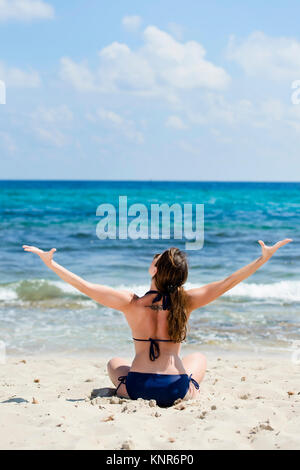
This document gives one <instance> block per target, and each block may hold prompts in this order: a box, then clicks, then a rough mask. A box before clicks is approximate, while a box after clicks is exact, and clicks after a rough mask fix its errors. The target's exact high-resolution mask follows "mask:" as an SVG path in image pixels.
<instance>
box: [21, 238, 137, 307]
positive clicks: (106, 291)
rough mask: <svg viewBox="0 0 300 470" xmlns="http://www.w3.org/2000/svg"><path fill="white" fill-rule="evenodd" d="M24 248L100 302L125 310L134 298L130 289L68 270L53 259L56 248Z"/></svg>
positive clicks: (76, 287)
mask: <svg viewBox="0 0 300 470" xmlns="http://www.w3.org/2000/svg"><path fill="white" fill-rule="evenodd" d="M23 248H24V250H25V251H29V252H31V253H35V254H37V255H38V256H39V257H40V258H41V260H42V261H43V262H44V263H45V265H46V266H47V267H48V268H50V269H52V271H54V272H55V273H56V274H57V275H58V276H59V277H60V278H61V279H62V280H63V281H65V282H67V283H68V284H71V286H73V287H75V289H78V290H79V291H80V292H82V293H83V294H85V295H87V296H88V297H90V298H91V299H93V300H95V301H96V302H98V303H99V304H102V305H105V306H106V307H110V308H114V309H116V310H121V311H124V310H126V309H127V308H128V306H129V305H130V302H131V301H132V299H133V298H134V294H133V293H131V292H129V291H126V290H116V289H113V288H112V287H108V286H102V285H100V284H92V283H91V282H88V281H86V280H84V279H82V278H81V277H79V276H77V275H76V274H73V273H72V272H71V271H68V270H67V269H66V268H64V267H63V266H60V265H59V264H58V263H56V262H55V261H54V260H53V254H54V253H55V251H56V249H55V248H52V250H50V251H43V250H40V249H39V248H37V247H35V246H28V245H23Z"/></svg>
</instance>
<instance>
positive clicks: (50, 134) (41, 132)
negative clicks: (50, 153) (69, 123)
mask: <svg viewBox="0 0 300 470" xmlns="http://www.w3.org/2000/svg"><path fill="white" fill-rule="evenodd" d="M34 131H35V133H36V135H37V136H38V137H39V138H40V140H42V141H43V142H46V143H48V144H51V145H53V146H54V147H64V146H65V145H66V144H67V138H66V136H65V135H64V134H62V132H60V131H58V130H57V129H44V128H42V127H36V128H35V129H34Z"/></svg>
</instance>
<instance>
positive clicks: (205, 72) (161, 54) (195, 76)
mask: <svg viewBox="0 0 300 470" xmlns="http://www.w3.org/2000/svg"><path fill="white" fill-rule="evenodd" d="M143 38H144V45H143V46H142V47H140V48H139V49H138V50H136V51H133V50H131V49H130V47H129V46H127V44H121V43H119V42H113V43H112V44H110V45H109V46H107V47H104V48H103V49H102V50H101V51H100V52H99V57H100V64H99V67H98V70H96V71H94V72H93V71H91V70H90V69H89V68H88V66H87V65H85V64H76V63H75V62H73V61H72V60H71V59H69V58H64V59H62V61H61V65H62V68H61V76H62V77H63V78H64V79H65V80H67V81H68V82H69V83H71V84H72V85H73V86H74V87H75V88H76V89H77V90H80V91H87V90H95V89H97V90H98V91H101V92H103V93H112V92H129V93H134V94H137V95H145V96H160V97H163V98H164V99H167V100H169V99H170V100H172V101H176V100H177V99H178V98H177V96H176V93H177V92H178V91H180V90H192V89H197V88H205V89H217V90H219V89H223V88H226V86H227V85H228V83H229V81H230V77H229V76H228V74H227V73H226V71H225V70H224V69H222V68H221V67H218V66H216V65H214V64H213V63H212V62H209V61H208V60H207V59H206V58H205V55H206V51H205V49H204V48H203V46H202V45H201V44H200V43H198V42H196V41H188V42H186V43H180V42H178V41H176V40H175V39H174V38H173V37H172V36H171V35H170V34H168V33H166V32H164V31H161V30H160V29H158V28H157V27H155V26H148V27H147V28H146V29H145V31H144V33H143Z"/></svg>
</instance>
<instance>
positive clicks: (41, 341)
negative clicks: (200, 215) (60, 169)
mask: <svg viewBox="0 0 300 470" xmlns="http://www.w3.org/2000/svg"><path fill="white" fill-rule="evenodd" d="M119 196H127V198H128V205H132V204H134V203H141V204H144V205H146V206H147V207H149V208H150V206H151V204H153V203H156V204H162V203H167V204H169V205H172V204H174V203H179V204H184V203H190V204H194V205H196V204H204V213H205V226H204V228H205V231H204V246H203V248H202V249H201V250H197V251H188V252H187V254H188V259H189V265H190V275H189V281H188V284H187V287H194V286H200V285H203V284H205V283H208V282H212V281H215V280H219V279H222V278H224V277H226V276H228V275H229V274H231V273H232V272H233V271H235V270H237V269H239V268H240V267H242V266H243V265H245V264H248V263H250V262H251V261H253V260H254V259H255V258H257V257H258V256H259V255H260V246H259V245H258V243H257V240H258V239H262V240H264V241H265V243H267V244H269V243H270V244H271V243H274V242H276V241H278V240H279V239H282V238H286V237H289V238H293V240H294V242H293V243H291V244H289V245H288V246H286V247H284V248H282V250H281V251H280V252H277V253H276V255H275V256H274V257H273V258H272V259H271V261H269V263H268V264H266V265H265V266H263V267H262V268H261V269H260V270H259V271H258V272H257V273H256V274H255V275H253V276H252V277H251V278H249V279H248V280H247V281H244V282H243V283H242V284H240V285H239V286H237V287H235V288H234V289H233V290H232V291H230V292H228V293H227V294H225V295H224V296H223V297H222V298H220V299H219V300H217V301H215V302H213V303H211V304H210V305H208V306H206V307H204V308H202V309H199V310H197V311H195V312H194V313H193V314H192V316H191V320H190V331H189V336H188V338H187V345H188V346H190V347H191V348H194V347H195V348H197V347H198V348H200V349H202V350H203V349H204V350H205V349H208V348H212V347H217V348H222V349H226V350H233V349H240V350H241V349H243V350H249V349H251V350H260V349H264V350H270V351H271V350H274V349H276V350H288V349H289V348H291V347H292V344H293V341H295V340H300V330H299V327H300V183H220V182H201V183H200V182H199V183H196V182H134V181H130V182H125V181H123V182H116V181H114V182H110V181H105V182H103V181H95V182H93V181H91V182H81V181H76V182H75V181H56V182H55V181H0V247H1V248H0V341H4V342H5V344H6V346H7V350H8V352H10V353H12V354H14V353H32V354H41V353H51V352H62V353H64V352H68V353H69V352H72V353H77V352H78V353H81V352H83V351H89V352H94V351H99V352H107V353H109V354H110V353H111V354H121V353H122V354H127V353H128V354H130V353H131V352H133V345H132V341H131V334H130V330H129V328H128V326H127V324H126V322H125V319H124V318H123V316H122V314H121V313H119V312H117V311H113V310H110V309H107V308H104V307H102V306H100V305H97V304H96V303H95V302H93V301H91V300H89V299H87V298H86V297H84V296H83V295H81V294H80V293H78V292H76V291H75V290H74V289H73V288H71V287H70V286H68V285H67V284H64V283H63V282H62V281H61V280H60V279H59V278H57V277H56V276H55V275H54V274H53V273H52V272H51V271H49V270H47V268H46V267H45V266H44V265H43V263H42V262H41V261H40V259H39V258H38V257H36V256H34V255H31V254H29V253H24V252H23V250H22V245H23V244H30V245H37V246H39V247H40V248H43V249H50V248H52V247H55V248H57V253H56V257H55V259H56V261H57V262H58V263H60V264H62V265H63V266H65V267H67V268H68V269H70V270H71V271H73V272H75V273H76V274H78V275H80V276H82V277H84V278H86V279H88V280H90V281H93V282H99V283H102V284H107V285H111V286H114V287H125V288H129V289H131V290H134V291H135V292H136V293H137V294H139V295H142V294H143V293H144V292H145V291H146V290H147V289H148V288H149V284H150V279H149V275H148V271H147V270H148V266H149V264H150V262H151V259H152V256H153V254H154V253H157V252H160V251H162V250H164V249H165V248H167V247H169V246H178V247H179V248H181V249H184V248H185V242H186V240H184V239H182V240H174V239H170V240H162V239H158V240H151V239H137V240H132V239H126V240H119V239H116V240H109V239H106V240H100V239H99V238H98V237H97V235H96V228H97V224H98V222H99V220H100V218H99V217H98V216H97V215H96V210H97V207H98V206H99V205H100V204H103V203H109V204H113V205H114V206H115V207H116V208H117V207H118V199H119Z"/></svg>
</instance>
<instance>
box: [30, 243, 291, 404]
mask: <svg viewBox="0 0 300 470" xmlns="http://www.w3.org/2000/svg"><path fill="white" fill-rule="evenodd" d="M290 241H292V240H291V239H288V238H287V239H285V240H282V241H279V242H277V243H276V244H275V245H273V246H266V245H265V244H264V242H263V241H261V240H259V244H260V245H261V248H262V254H261V256H260V257H259V258H257V259H256V260H255V261H253V262H252V263H250V264H248V265H247V266H245V267H243V268H241V269H239V270H238V271H236V272H235V273H233V274H232V275H230V276H229V277H227V278H226V279H223V280H221V281H217V282H212V283H210V284H207V285H205V286H202V287H199V288H196V289H189V290H185V289H184V287H183V286H184V284H185V282H186V280H187V276H188V266H187V261H186V257H185V254H184V253H183V252H182V251H180V250H179V249H178V248H170V249H169V250H166V251H164V252H163V253H162V254H158V255H155V256H154V258H153V261H152V263H151V266H150V268H149V274H150V276H151V285H150V290H149V291H148V292H147V293H146V294H145V295H143V296H142V297H138V296H137V295H135V294H134V293H131V292H129V291H127V290H116V289H113V288H111V287H106V286H103V285H98V284H93V283H91V282H88V281H85V280H84V279H82V278H80V277H78V276H76V275H75V274H73V273H71V272H70V271H68V270H67V269H65V268H64V267H62V266H60V265H59V264H58V263H56V262H55V261H54V260H53V254H54V252H55V251H56V249H55V248H52V250H50V251H48V252H45V251H42V250H40V249H39V248H36V247H33V246H28V245H24V246H23V248H24V250H25V251H29V252H31V253H36V254H37V255H39V256H40V258H41V259H42V261H44V263H45V264H46V266H48V267H49V268H50V269H52V271H54V272H55V273H56V274H57V275H58V276H59V277H60V278H61V279H63V280H64V281H66V282H68V283H69V284H71V285H72V286H73V287H75V288H76V289H78V290H79V291H80V292H82V293H83V294H85V295H87V296H88V297H90V298H91V299H93V300H95V301H96V302H99V303H100V304H102V305H105V306H106V307H110V308H113V309H116V310H120V311H121V312H123V313H124V315H125V317H126V320H127V321H128V324H129V326H130V328H131V331H132V337H133V340H134V343H135V358H134V360H133V362H132V364H130V363H129V362H127V361H126V360H125V359H122V358H119V357H115V358H113V359H111V360H110V361H109V362H108V364H107V369H108V374H109V376H110V379H111V381H112V382H113V384H114V385H115V386H116V387H117V390H116V393H117V395H118V396H122V397H126V398H132V399H137V398H145V399H155V400H156V402H157V404H158V405H160V406H171V405H172V404H173V403H174V401H175V400H176V399H178V398H184V397H185V398H194V397H196V396H197V395H198V393H199V383H200V382H201V381H202V379H203V377H204V374H205V370H206V359H205V356H203V355H202V354H201V353H199V352H197V353H193V354H189V355H187V356H185V357H183V359H181V358H180V357H179V353H180V344H181V342H182V341H183V340H184V339H185V337H186V329H187V322H188V319H189V316H190V314H191V312H192V311H193V310H195V309H197V308H200V307H203V306H204V305H207V304H209V303H210V302H212V301H213V300H215V299H217V298H218V297H220V296H221V295H222V294H224V293H225V292H227V291H228V290H230V289H232V288H233V287H234V286H236V285H237V284H238V283H239V282H241V281H243V280H244V279H246V278H248V277H249V276H251V275H252V274H253V273H255V271H257V269H259V268H260V267H261V266H262V265H263V264H265V263H266V262H267V261H268V260H269V259H270V258H271V256H273V254H274V253H275V252H276V251H277V250H278V248H280V247H282V246H283V245H286V244H287V243H289V242H290Z"/></svg>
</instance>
